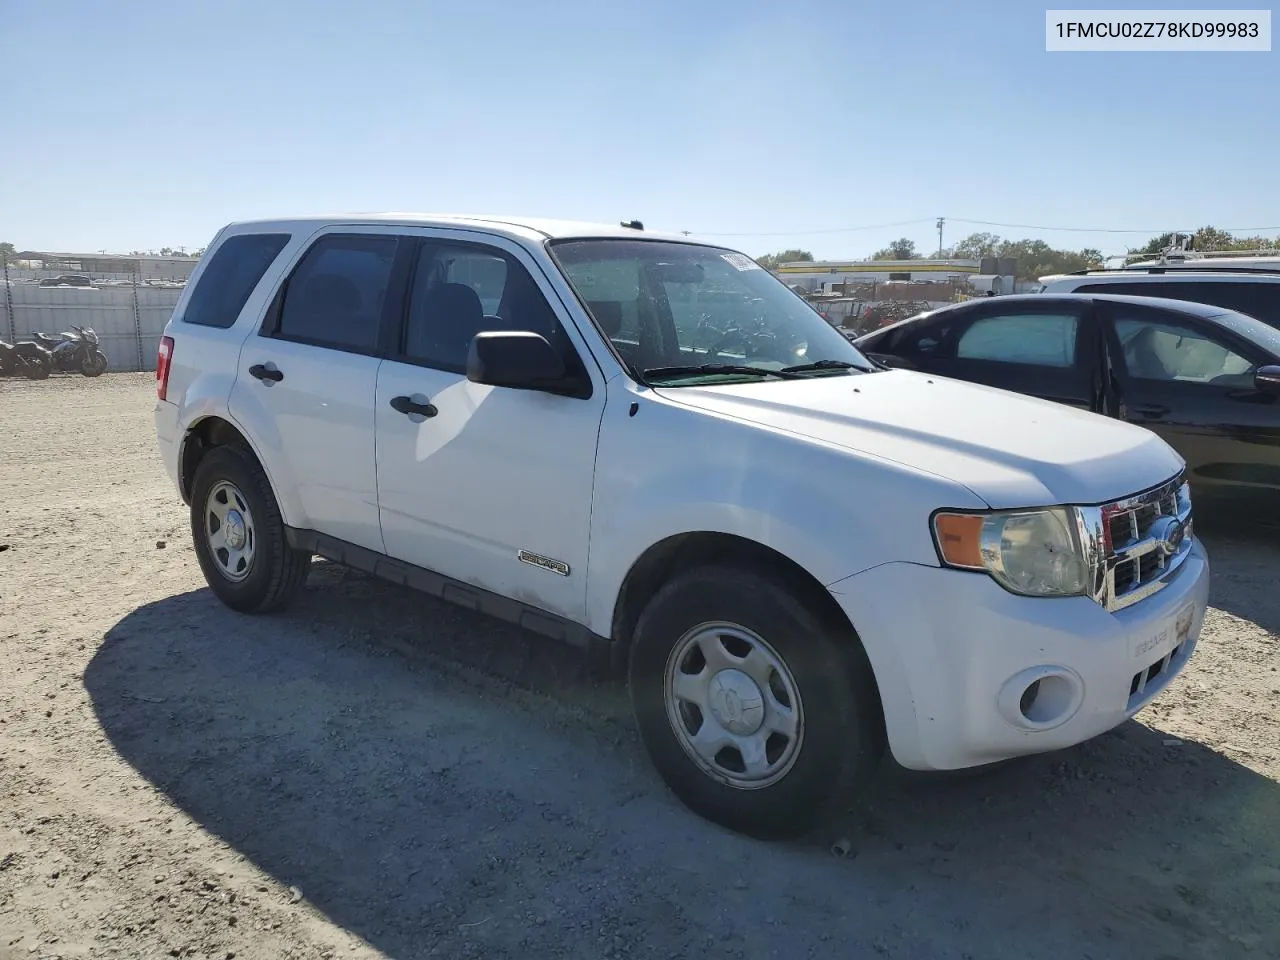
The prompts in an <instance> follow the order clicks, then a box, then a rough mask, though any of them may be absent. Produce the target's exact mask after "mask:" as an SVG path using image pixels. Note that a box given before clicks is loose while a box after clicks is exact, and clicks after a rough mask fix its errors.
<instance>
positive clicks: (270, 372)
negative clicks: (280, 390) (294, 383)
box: [249, 363, 284, 383]
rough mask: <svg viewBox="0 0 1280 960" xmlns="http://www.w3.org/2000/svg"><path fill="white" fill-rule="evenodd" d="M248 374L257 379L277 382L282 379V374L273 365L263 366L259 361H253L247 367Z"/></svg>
mask: <svg viewBox="0 0 1280 960" xmlns="http://www.w3.org/2000/svg"><path fill="white" fill-rule="evenodd" d="M249 376H251V377H256V378H257V379H259V380H270V381H271V382H273V383H279V382H280V381H281V380H283V379H284V374H283V373H282V372H280V371H279V370H277V369H276V368H275V367H264V366H263V365H262V364H260V363H255V364H254V365H253V366H252V367H250V368H249Z"/></svg>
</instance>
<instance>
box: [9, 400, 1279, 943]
mask: <svg viewBox="0 0 1280 960" xmlns="http://www.w3.org/2000/svg"><path fill="white" fill-rule="evenodd" d="M151 390H152V380H151V378H150V377H149V376H146V375H108V376H106V377H103V378H101V379H100V380H85V379H83V378H54V379H52V380H49V381H47V382H44V383H27V382H4V381H0V423H2V424H3V427H0V957H2V958H5V960H8V958H11V957H12V958H19V957H21V958H28V957H40V958H45V957H64V958H71V957H104V956H120V957H167V956H175V957H181V956H195V957H211V958H230V957H246V958H247V957H255V958H256V957H262V958H292V957H299V958H301V957H384V956H386V957H396V958H411V957H428V956H440V957H449V958H465V957H486V958H488V957H492V958H501V957H521V958H527V957H553V956H554V957H565V958H579V957H581V958H603V957H660V958H668V957H689V956H694V955H701V956H708V957H730V958H736V957H744V958H757V957H782V958H788V960H789V958H798V957H899V958H933V957H938V958H942V957H948V958H957V960H959V958H975V960H989V958H1016V960H1038V958H1066V957H1080V958H1085V957H1090V958H1110V957H1123V958H1125V960H1130V958H1145V957H1151V958H1173V957H1179V958H1181V957H1211V958H1231V957H1262V956H1271V957H1278V956H1280V784H1278V783H1277V780H1278V779H1280V721H1278V719H1277V716H1278V710H1277V708H1278V707H1280V673H1277V666H1278V665H1280V655H1278V653H1277V632H1278V631H1280V591H1278V590H1277V571H1280V538H1278V537H1277V534H1278V533H1280V531H1278V530H1277V529H1270V530H1264V531H1249V530H1245V529H1240V528H1237V529H1233V528H1232V527H1231V525H1230V524H1228V523H1227V522H1226V521H1225V520H1221V521H1218V522H1216V523H1215V522H1205V523H1203V524H1202V528H1201V533H1202V534H1203V535H1204V537H1205V539H1206V542H1207V543H1208V545H1209V548H1210V551H1211V556H1212V560H1213V563H1214V565H1215V567H1214V587H1213V607H1214V609H1213V610H1212V611H1211V613H1210V617H1209V620H1208V622H1207V624H1206V629H1205V634H1204V639H1203V642H1202V644H1201V647H1200V649H1199V652H1198V653H1197V654H1196V656H1195V658H1194V659H1193V662H1192V664H1191V665H1190V667H1189V668H1188V670H1187V672H1186V673H1185V674H1184V675H1183V676H1182V677H1181V678H1180V679H1179V680H1178V681H1177V682H1176V683H1175V684H1174V685H1173V687H1172V689H1170V690H1169V691H1167V692H1166V693H1165V694H1163V695H1162V696H1161V697H1160V698H1159V699H1158V700H1157V701H1156V702H1155V703H1153V704H1152V705H1151V706H1150V707H1148V708H1147V709H1146V710H1144V711H1143V712H1142V714H1140V716H1139V717H1138V718H1137V720H1136V721H1133V722H1129V723H1127V724H1125V725H1124V726H1123V727H1121V728H1119V729H1118V730H1116V731H1114V732H1112V733H1110V734H1108V735H1105V736H1103V737H1101V738H1099V739H1097V740H1095V741H1093V742H1091V743H1088V744H1085V745H1083V746H1081V747H1078V748H1076V749H1072V750H1068V751H1065V752H1062V753H1058V754H1053V755H1049V756H1043V757H1036V758H1029V759H1026V760H1021V761H1016V762H1013V763H1009V764H1005V765H1001V766H998V767H996V768H993V769H990V770H985V771H977V772H968V773H963V774H953V775H947V776H938V775H932V776H929V775H921V774H910V773H907V772H906V771H902V770H900V769H898V768H897V767H895V766H894V765H893V764H892V763H887V764H886V768H885V771H884V776H883V778H882V779H881V781H880V783H879V784H878V786H877V788H876V789H875V791H874V792H873V795H872V797H871V798H870V800H869V802H868V804H867V806H866V807H865V808H863V809H859V810H858V811H856V812H850V813H849V814H848V815H847V816H845V817H843V818H841V820H839V821H838V822H835V823H832V824H831V825H830V826H829V827H828V828H825V829H824V830H822V831H820V833H819V835H817V836H815V837H814V838H812V839H811V840H808V841H806V842H803V843H795V844H764V843H758V842H754V841H751V840H747V839H744V838H742V837H740V836H737V835H734V834H730V833H728V832H726V831H723V830H720V829H718V828H716V827H714V826H711V825H709V824H708V823H706V822H704V821H702V820H699V819H698V818H696V817H695V816H693V815H692V814H690V813H688V812H687V811H686V810H685V809H684V808H683V807H682V806H680V805H679V804H678V803H677V802H676V801H675V800H674V799H673V798H672V797H671V796H670V795H669V794H668V793H667V792H666V791H665V789H664V788H663V786H662V784H661V783H660V782H659V781H658V779H657V777H656V775H655V774H654V773H653V772H652V771H651V770H650V768H649V765H648V762H647V760H646V759H645V757H644V755H643V752H642V750H641V747H640V745H639V742H638V739H637V737H636V735H635V732H634V730H633V728H632V725H631V722H630V719H629V717H628V712H627V706H626V700H625V692H624V691H623V690H622V689H621V687H619V686H618V685H617V684H615V683H611V682H605V681H597V680H592V679H591V678H590V677H589V676H588V674H587V671H586V670H585V669H584V666H583V664H582V662H581V660H580V658H579V656H578V654H576V653H575V652H574V651H572V650H568V649H560V648H558V647H557V646H555V645H554V644H551V643H549V642H545V641H542V640H540V639H538V638H533V637H529V636H526V635H524V634H522V633H520V632H519V631H518V630H515V629H513V628H509V627H507V626H505V625H502V624H499V623H496V622H493V621H489V620H486V619H483V618H481V617H479V616H476V615H472V614H470V613H468V612H466V611H462V610H459V609H455V608H452V607H448V606H445V605H443V604H441V603H438V602H436V601H434V600H432V599H429V598H426V597H423V596H419V595H417V594H413V593H410V592H408V591H406V590H403V589H399V588H395V587H391V586H388V585H384V584H381V583H379V582H376V581H372V580H370V579H368V578H365V577H363V576H358V575H356V574H354V573H349V572H344V571H342V570H340V569H337V568H335V567H333V566H330V565H328V564H325V563H323V562H319V561H318V562H317V564H316V570H315V572H314V574H313V577H312V580H311V586H310V589H309V590H308V592H307V593H306V595H305V597H304V599H303V601H302V602H301V603H300V604H299V605H298V606H297V607H296V608H295V609H294V610H293V611H291V612H289V613H288V614H284V615H279V616H273V617H267V618H245V617H240V616H236V615H234V614H232V613H231V612H229V611H227V610H225V609H224V608H222V607H221V606H220V605H219V604H218V603H217V602H216V601H215V600H214V599H213V598H212V596H211V595H210V593H209V592H208V590H206V589H205V587H204V584H203V581H202V579H201V577H200V573H199V568H198V566H197V564H196V561H195V557H194V554H193V553H192V551H191V548H190V546H189V533H188V530H187V525H186V524H187V521H186V515H185V511H184V508H183V507H182V504H181V502H180V501H179V500H178V499H177V496H176V494H175V492H174V491H173V490H172V489H171V487H170V485H169V482H168V480H167V478H166V477H165V475H164V473H163V470H162V468H161V466H160V464H159V462H158V459H157V456H156V452H155V449H154V440H153V435H152V425H151V396H152V394H151ZM1211 520H1212V518H1210V521H1211ZM839 841H847V842H848V845H849V852H848V854H847V855H846V856H837V855H833V852H832V845H833V843H837V842H839Z"/></svg>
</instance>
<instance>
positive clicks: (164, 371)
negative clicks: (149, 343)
mask: <svg viewBox="0 0 1280 960" xmlns="http://www.w3.org/2000/svg"><path fill="white" fill-rule="evenodd" d="M172 362H173V337H161V338H160V350H159V352H158V353H157V354H156V396H157V397H159V398H160V399H161V400H164V399H167V397H168V393H169V365H170V364H171V363H172Z"/></svg>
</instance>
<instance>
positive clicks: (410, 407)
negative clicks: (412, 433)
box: [391, 397, 439, 417]
mask: <svg viewBox="0 0 1280 960" xmlns="http://www.w3.org/2000/svg"><path fill="white" fill-rule="evenodd" d="M391 409H392V410H395V411H396V412H397V413H403V414H405V415H406V416H408V415H410V414H415V413H416V414H417V415H418V416H420V417H434V416H435V415H436V414H437V413H439V411H438V410H437V409H436V408H435V407H434V406H433V405H432V404H430V403H419V402H418V401H417V400H414V399H413V398H412V397H392V398H391Z"/></svg>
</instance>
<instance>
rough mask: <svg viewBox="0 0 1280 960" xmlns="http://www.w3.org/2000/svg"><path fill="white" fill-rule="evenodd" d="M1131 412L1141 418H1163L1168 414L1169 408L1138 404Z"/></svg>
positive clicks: (1157, 404) (1159, 405) (1154, 404)
mask: <svg viewBox="0 0 1280 960" xmlns="http://www.w3.org/2000/svg"><path fill="white" fill-rule="evenodd" d="M1133 412H1134V413H1136V414H1138V415H1139V416H1143V417H1151V418H1152V419H1155V418H1156V417H1163V416H1164V415H1165V414H1167V413H1168V412H1169V408H1168V407H1166V406H1164V405H1163V404H1159V403H1140V404H1138V405H1137V406H1135V407H1134V408H1133Z"/></svg>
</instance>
